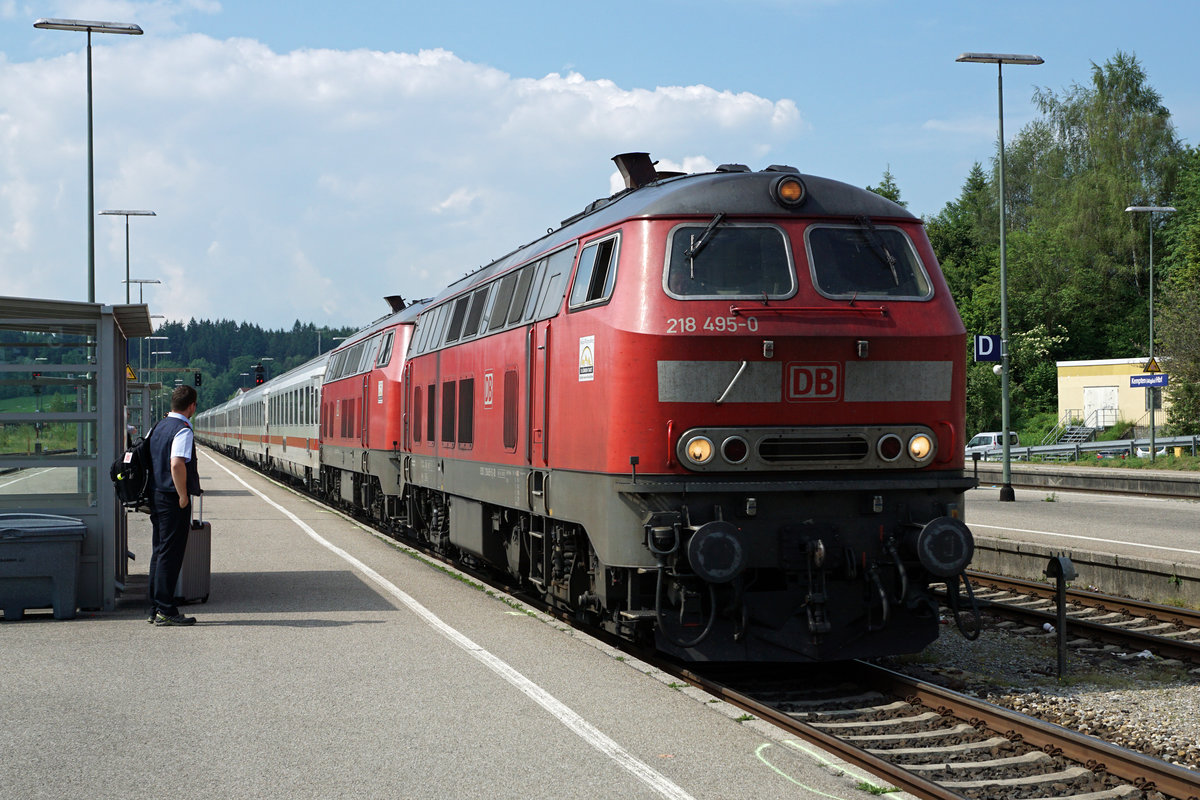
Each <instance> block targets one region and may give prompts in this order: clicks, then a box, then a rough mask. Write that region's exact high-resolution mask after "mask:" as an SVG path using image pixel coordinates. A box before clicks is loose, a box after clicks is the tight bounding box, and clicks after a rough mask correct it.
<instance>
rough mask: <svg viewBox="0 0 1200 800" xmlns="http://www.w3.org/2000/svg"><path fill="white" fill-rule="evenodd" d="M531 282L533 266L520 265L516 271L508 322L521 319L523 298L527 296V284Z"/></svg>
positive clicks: (511, 322)
mask: <svg viewBox="0 0 1200 800" xmlns="http://www.w3.org/2000/svg"><path fill="white" fill-rule="evenodd" d="M532 282H533V267H532V266H528V267H522V268H521V270H520V271H519V272H518V273H517V288H516V289H514V290H513V298H512V306H511V308H510V309H509V312H508V324H509V325H512V324H513V323H514V322H520V321H521V315H522V314H524V313H525V300H526V299H528V297H529V284H530V283H532Z"/></svg>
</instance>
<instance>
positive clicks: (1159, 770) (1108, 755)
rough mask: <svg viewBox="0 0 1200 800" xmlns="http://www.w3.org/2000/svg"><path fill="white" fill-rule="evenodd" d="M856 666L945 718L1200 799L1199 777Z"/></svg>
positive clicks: (1187, 799) (1141, 784)
mask: <svg viewBox="0 0 1200 800" xmlns="http://www.w3.org/2000/svg"><path fill="white" fill-rule="evenodd" d="M854 667H855V668H856V669H858V670H860V671H861V674H862V675H863V678H862V679H863V680H864V681H868V682H870V683H872V684H874V685H883V686H886V687H887V688H888V690H889V691H891V692H893V693H894V694H898V695H901V696H904V697H908V698H910V699H912V700H916V701H917V702H920V703H923V704H924V705H927V706H929V707H931V708H934V709H937V710H938V711H939V712H941V713H943V714H947V713H948V714H951V715H954V716H956V717H961V718H962V719H964V720H967V721H968V722H970V723H971V724H973V725H974V724H976V723H979V722H981V723H983V724H984V725H986V726H987V727H989V728H991V729H992V730H995V731H997V732H999V733H1001V734H1002V735H1004V736H1006V737H1008V738H1010V739H1011V738H1013V737H1016V736H1019V737H1020V740H1021V741H1024V742H1025V743H1027V744H1030V745H1032V746H1034V747H1038V748H1041V749H1042V750H1043V751H1044V752H1047V753H1051V754H1061V755H1062V756H1064V757H1066V758H1069V759H1072V760H1074V761H1078V762H1079V763H1081V764H1083V765H1084V766H1085V767H1087V768H1088V769H1091V770H1093V771H1095V772H1101V771H1103V772H1107V773H1108V774H1110V775H1113V776H1115V777H1117V778H1120V779H1121V780H1125V781H1129V782H1130V783H1132V784H1133V785H1135V786H1137V787H1138V788H1140V789H1142V790H1144V791H1153V790H1157V791H1159V792H1162V793H1163V794H1165V795H1167V796H1168V797H1172V798H1177V800H1200V773H1196V772H1193V771H1192V770H1189V769H1185V768H1183V767H1179V766H1176V765H1174V764H1168V763H1167V762H1165V761H1162V760H1160V759H1157V758H1153V757H1151V756H1147V755H1144V754H1142V753H1138V752H1135V751H1133V750H1127V749H1125V748H1123V747H1118V746H1116V745H1114V744H1110V743H1108V742H1105V741H1102V740H1100V739H1096V738H1094V737H1091V736H1087V735H1085V734H1082V733H1078V732H1076V731H1072V730H1070V729H1068V728H1063V727H1061V726H1059V725H1054V724H1051V723H1049V722H1043V721H1042V720H1039V719H1037V718H1035V717H1029V716H1026V715H1024V714H1019V713H1017V712H1014V711H1009V710H1008V709H1006V708H1002V707H1000V706H996V705H992V704H991V703H985V702H983V701H982V700H976V699H974V698H972V697H968V696H967V695H963V694H959V693H958V692H954V691H951V690H949V689H943V688H941V687H939V686H934V685H933V684H931V683H926V682H925V681H920V680H917V679H915V678H910V677H908V676H906V675H901V674H900V673H897V672H893V671H892V670H889V669H885V668H883V667H877V666H873V665H871V664H867V663H865V662H861V661H860V662H854Z"/></svg>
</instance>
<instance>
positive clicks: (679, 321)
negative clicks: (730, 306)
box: [667, 317, 758, 333]
mask: <svg viewBox="0 0 1200 800" xmlns="http://www.w3.org/2000/svg"><path fill="white" fill-rule="evenodd" d="M757 330H758V320H757V319H755V318H754V317H745V318H744V319H741V318H738V317H705V318H704V319H703V320H699V319H696V318H695V317H673V318H671V319H668V320H667V333H695V332H696V331H709V332H712V333H741V332H742V331H748V332H749V333H754V332H756V331H757Z"/></svg>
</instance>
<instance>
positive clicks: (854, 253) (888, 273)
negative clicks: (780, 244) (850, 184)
mask: <svg viewBox="0 0 1200 800" xmlns="http://www.w3.org/2000/svg"><path fill="white" fill-rule="evenodd" d="M804 238H805V243H806V247H807V248H808V263H809V270H810V271H811V272H812V279H813V285H814V286H815V287H816V288H817V291H818V292H820V293H821V294H823V295H825V296H826V297H836V298H842V297H888V298H891V299H894V300H927V299H929V298H930V297H931V296H932V295H933V288H932V284H930V282H929V276H928V275H927V274H926V272H925V267H924V265H923V264H922V263H921V259H920V258H919V257H918V256H917V251H916V248H914V247H913V243H912V240H911V239H909V238H908V234H906V233H905V232H904V231H902V230H900V229H899V228H897V227H894V226H885V225H876V224H874V223H873V222H871V221H870V220H868V219H865V218H864V219H863V220H862V222H861V223H860V224H858V225H812V226H810V227H809V228H808V229H807V230H806V231H805V232H804Z"/></svg>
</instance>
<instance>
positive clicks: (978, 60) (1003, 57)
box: [955, 53, 1045, 502]
mask: <svg viewBox="0 0 1200 800" xmlns="http://www.w3.org/2000/svg"><path fill="white" fill-rule="evenodd" d="M955 61H958V62H963V63H969V64H995V65H996V86H997V93H998V95H999V98H1000V103H999V107H1000V416H1001V419H1002V425H1001V428H1002V431H1003V433H1002V435H1003V436H1004V445H1003V447H1004V450H1003V453H1004V455H1003V458H1004V466H1003V469H1002V475H1001V483H1002V485H1001V487H1000V500H1001V501H1007V502H1011V501H1012V500H1014V499H1015V498H1016V495H1015V493H1014V492H1013V488H1012V469H1011V453H1010V452H1009V448H1010V444H1011V443H1010V442H1009V432H1008V431H1009V427H1010V415H1009V385H1008V253H1007V249H1008V248H1007V243H1006V230H1005V229H1006V228H1007V224H1006V222H1005V219H1004V65H1005V64H1024V65H1027V66H1033V65H1036V64H1043V63H1045V61H1044V59H1042V57H1041V56H1029V55H1009V54H1001V53H963V54H962V55H960V56H959V57H958V58H956V59H955Z"/></svg>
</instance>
